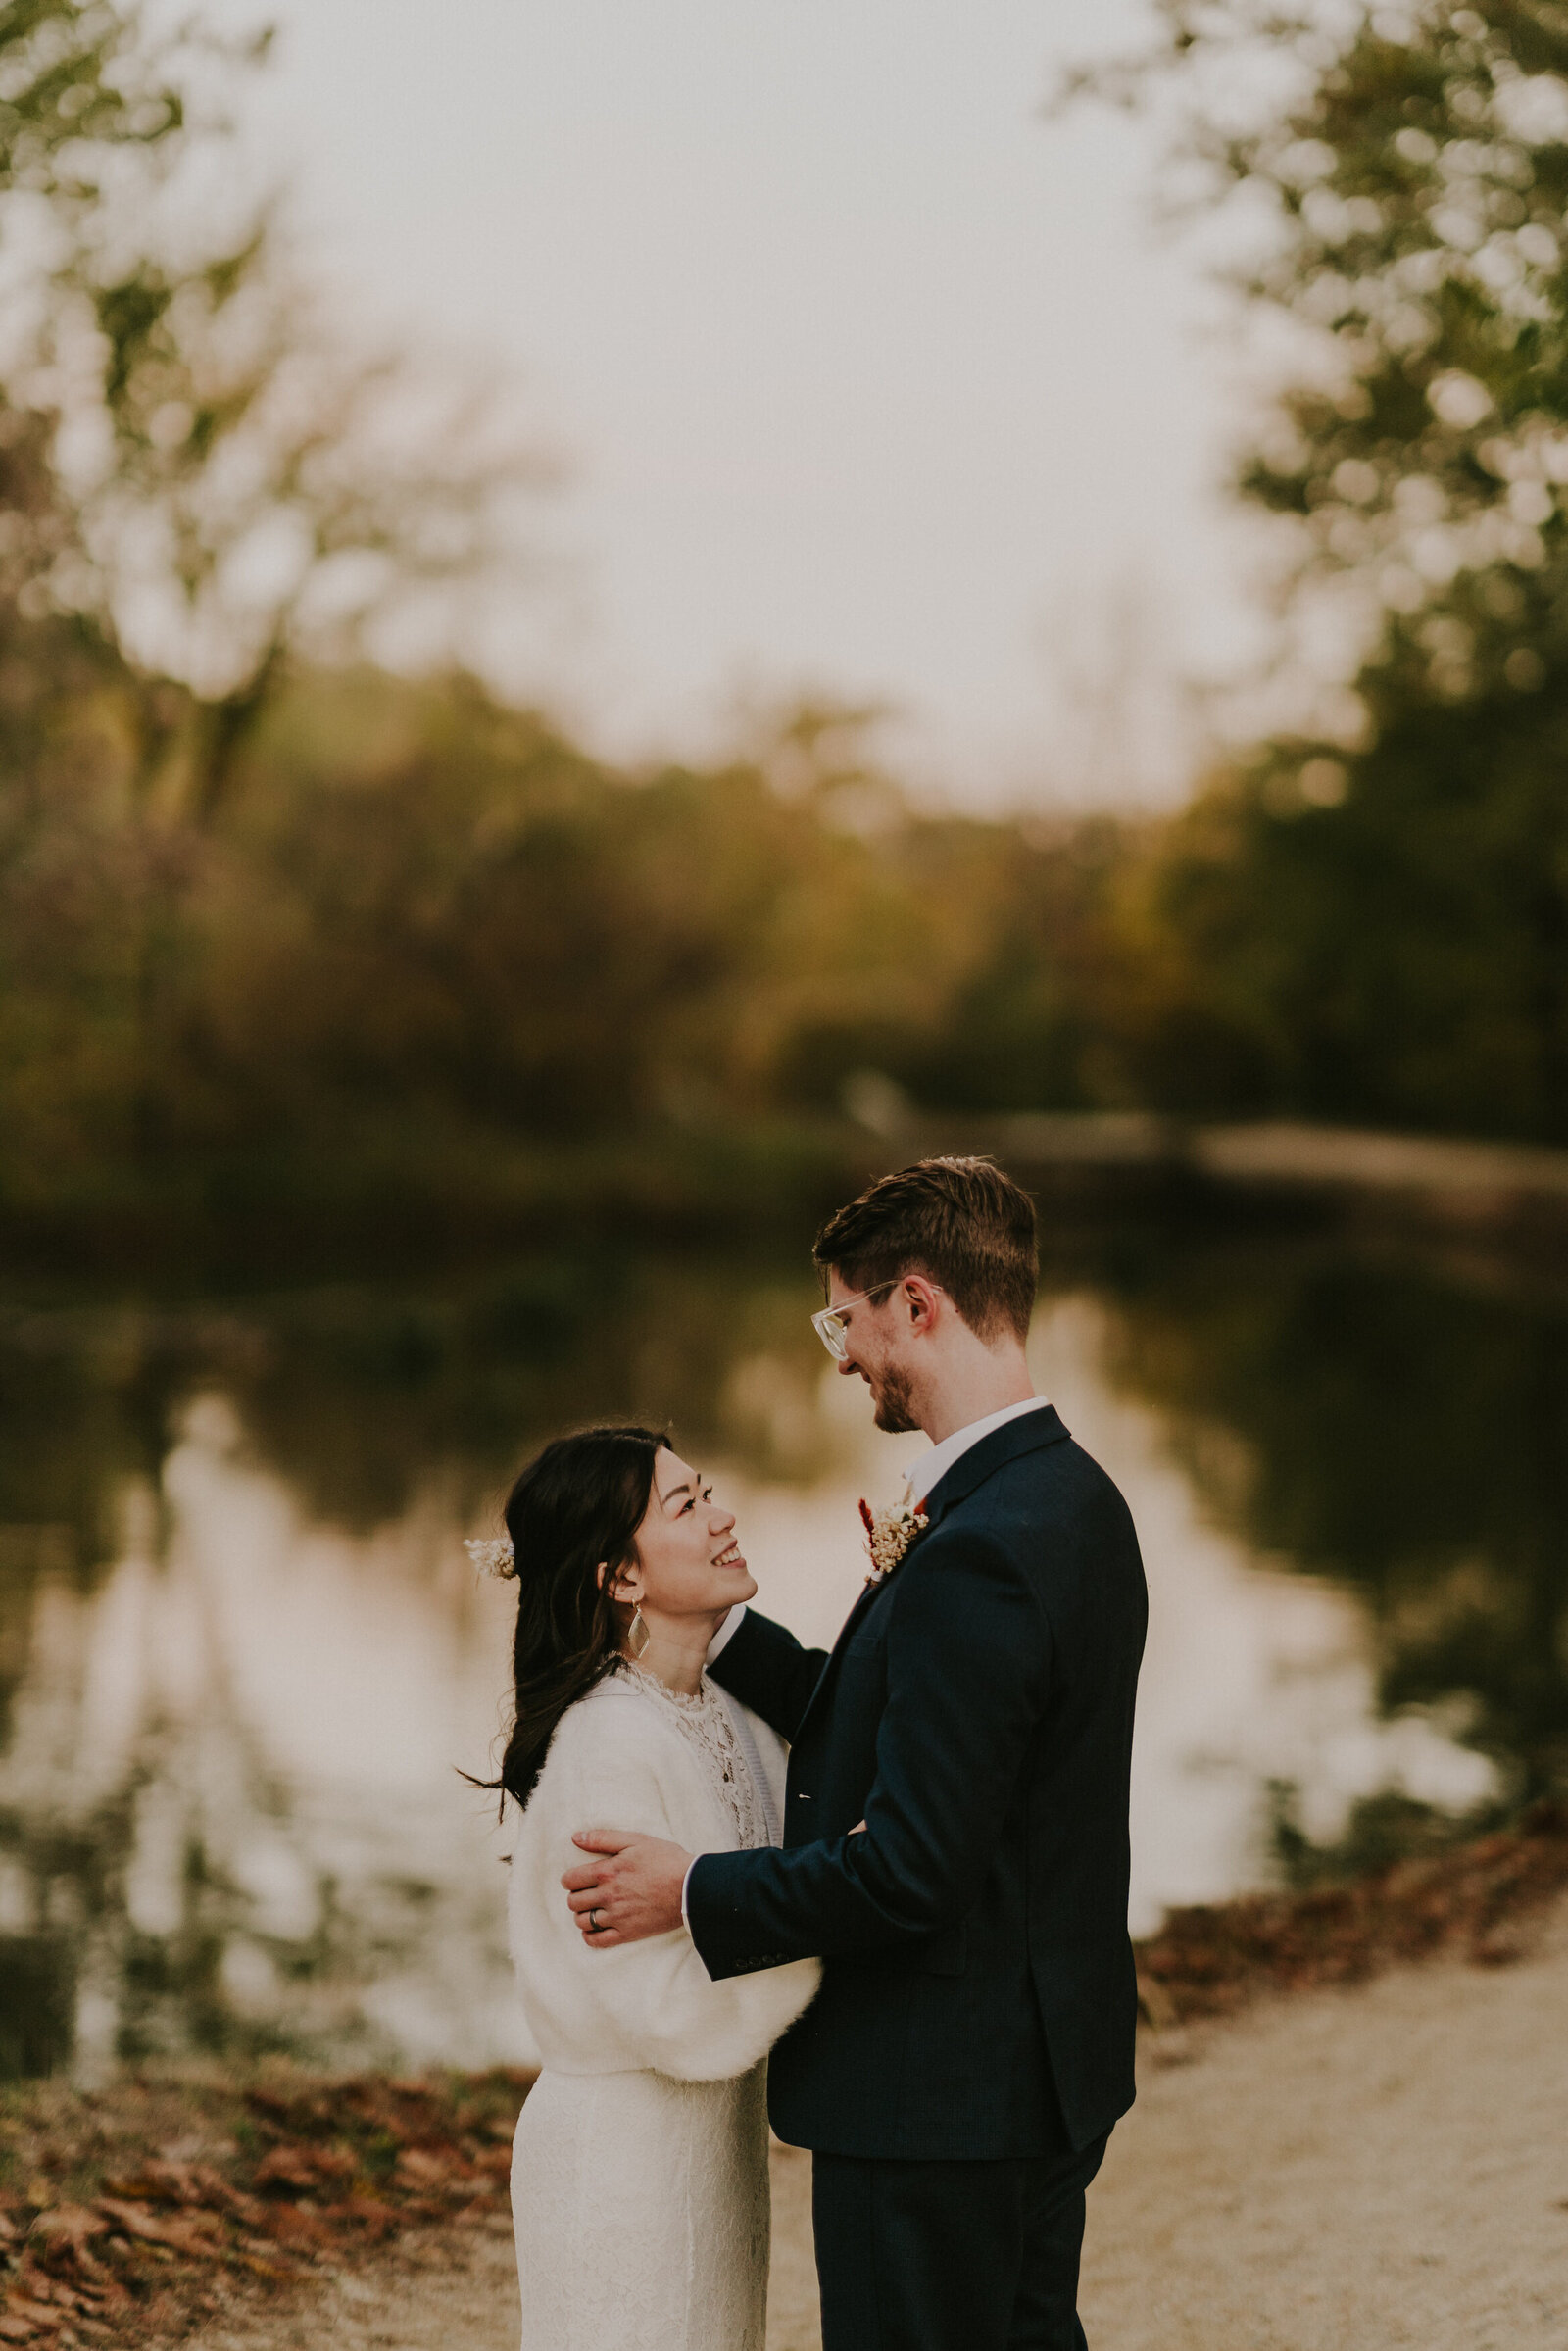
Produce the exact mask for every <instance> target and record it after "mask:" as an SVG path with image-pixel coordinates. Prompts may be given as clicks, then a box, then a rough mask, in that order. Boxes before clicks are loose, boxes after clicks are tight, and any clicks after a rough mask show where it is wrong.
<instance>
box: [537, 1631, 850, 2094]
mask: <svg viewBox="0 0 1568 2351" xmlns="http://www.w3.org/2000/svg"><path fill="white" fill-rule="evenodd" d="M710 1689H711V1686H710ZM713 1694H714V1695H715V1696H720V1697H721V1702H722V1704H723V1705H724V1706H725V1707H727V1708H728V1709H729V1712H730V1717H731V1720H732V1722H734V1721H735V1720H736V1718H741V1722H742V1727H743V1730H744V1734H745V1735H746V1737H745V1739H743V1744H745V1743H749V1744H750V1746H751V1747H752V1749H753V1750H754V1752H755V1754H756V1757H757V1759H758V1761H759V1762H760V1765H761V1767H762V1770H763V1773H764V1775H765V1776H766V1779H767V1782H768V1784H769V1786H768V1792H769V1794H770V1795H771V1798H772V1811H773V1814H774V1816H775V1818H776V1817H777V1816H778V1815H779V1814H781V1813H782V1810H783V1795H784V1769H785V1750H784V1746H783V1743H782V1741H781V1740H780V1739H778V1738H777V1737H776V1736H775V1735H774V1733H773V1732H771V1731H770V1730H768V1728H767V1727H766V1725H765V1724H764V1723H761V1722H760V1721H759V1720H758V1718H757V1717H756V1716H755V1715H753V1714H750V1713H748V1712H747V1711H746V1709H745V1708H743V1707H742V1706H740V1705H739V1703H738V1702H737V1700H735V1699H734V1698H731V1697H727V1696H723V1695H722V1693H718V1692H716V1691H714V1692H713ZM716 1780H717V1774H716V1773H715V1772H711V1771H710V1770H708V1769H707V1768H706V1759H705V1757H704V1756H703V1755H702V1754H701V1753H700V1752H699V1751H698V1750H697V1749H696V1748H695V1747H694V1746H693V1744H692V1743H691V1742H690V1740H689V1739H687V1738H686V1736H684V1734H683V1733H682V1731H681V1729H680V1726H679V1724H678V1723H677V1721H676V1719H675V1717H674V1714H673V1712H672V1710H671V1709H670V1707H669V1706H668V1705H667V1704H666V1703H664V1702H663V1701H662V1699H660V1698H659V1697H657V1696H652V1695H650V1694H649V1693H648V1692H647V1691H646V1690H642V1689H640V1688H639V1687H638V1685H637V1683H636V1682H635V1681H634V1680H632V1679H630V1678H629V1677H622V1676H620V1675H612V1676H611V1678H610V1679H609V1680H608V1681H606V1682H601V1683H600V1684H599V1685H598V1687H597V1688H596V1689H594V1690H590V1692H589V1694H588V1695H587V1697H585V1698H582V1699H579V1701H578V1702H577V1704H576V1705H575V1706H573V1707H571V1708H570V1709H569V1710H568V1711H567V1713H566V1714H565V1715H564V1717H563V1718H562V1721H561V1723H560V1724H559V1726H558V1727H557V1730H556V1735H555V1737H554V1739H552V1741H551V1744H550V1752H549V1754H548V1755H547V1756H546V1758H545V1765H544V1769H543V1771H542V1772H541V1773H540V1775H539V1779H538V1782H537V1784H536V1786H535V1788H534V1790H533V1793H532V1795H531V1796H530V1797H529V1799H528V1804H527V1809H526V1810H525V1811H524V1813H523V1814H522V1816H521V1820H520V1822H519V1824H518V1829H517V1836H516V1841H515V1845H514V1848H513V1854H512V1873H511V1886H510V1892H509V1913H510V1927H511V1939H512V1956H513V1961H514V1964H515V1968H516V1972H517V1984H518V1988H519V1990H520V1992H521V1995H522V2002H523V2007H524V2009H525V2011H526V2013H527V2018H528V2024H529V2028H530V2030H531V2032H532V2033H533V2036H534V2039H535V2041H536V2042H537V2044H538V2047H539V2053H540V2056H541V2058H542V2059H543V2062H544V2065H545V2068H546V2070H547V2071H549V2072H554V2073H558V2074H613V2073H625V2072H630V2071H634V2070H638V2069H644V2068H651V2069H652V2070H653V2071H655V2072H656V2073H661V2074H668V2075H673V2076H674V2077H675V2078H676V2079H678V2080H680V2081H684V2082H717V2081H723V2080H726V2079H728V2078H730V2077H732V2076H734V2075H738V2074H744V2073H746V2072H748V2071H749V2069H750V2068H751V2067H752V2066H754V2065H755V2064H756V2063H757V2062H758V2060H759V2058H760V2057H762V2056H764V2055H765V2054H766V2052H767V2050H768V2049H769V2048H770V2047H771V2046H772V2044H773V2042H774V2041H775V2040H777V2038H778V2037H779V2034H780V2033H783V2032H784V2031H785V2029H786V2028H787V2027H788V2026H790V2025H792V2024H793V2023H794V2021H795V2019H796V2018H797V2017H798V2016H799V2015H800V2014H801V2012H802V2010H803V2009H804V2008H806V2007H807V2005H808V2004H809V2001H810V1999H811V1997H812V1995H813V1993H814V1992H815V1990H816V1986H817V1982H818V1977H819V1973H820V1971H819V1968H818V1964H817V1962H816V1961H815V1960H814V1959H801V1960H795V1961H793V1962H792V1963H791V1964H790V1965H789V1966H787V1967H779V1968H767V1969H763V1970H761V1971H760V1972H758V1973H757V1974H754V1975H748V1976H737V1977H732V1978H730V1979H728V1980H727V1981H725V1982H724V1983H722V1984H715V1983H714V1982H713V1981H712V1979H711V1977H710V1975H709V1973H708V1970H707V1969H706V1968H705V1967H704V1965H703V1963H702V1961H701V1959H700V1958H699V1957H698V1955H697V1951H696V1948H695V1946H694V1945H693V1943H692V1940H691V1937H690V1935H688V1934H687V1933H686V1930H685V1928H684V1927H682V1928H678V1929H676V1930H674V1931H673V1932H671V1933H670V1934H667V1935H654V1936H651V1937H650V1938H649V1939H648V1940H647V1941H645V1942H638V1943H626V1944H623V1945H621V1946H620V1947H619V1948H616V1949H613V1950H601V1951H595V1950H591V1949H590V1948H589V1947H588V1945H587V1944H586V1943H585V1942H584V1941H583V1939H582V1935H581V1934H580V1933H579V1931H578V1929H577V1926H576V1924H575V1921H574V1919H573V1915H572V1913H571V1911H570V1910H569V1909H568V1908H567V1906H566V1896H565V1894H564V1891H563V1888H562V1884H561V1880H562V1877H563V1875H564V1872H565V1871H567V1870H568V1869H571V1868H572V1867H574V1866H575V1865H576V1864H577V1863H578V1862H580V1861H581V1860H582V1859H583V1858H584V1856H583V1854H582V1852H581V1850H580V1848H579V1847H577V1846H576V1845H574V1844H573V1843H572V1841H571V1839H572V1835H573V1833H574V1832H575V1831H577V1830H579V1829H625V1830H631V1831H634V1832H637V1833H640V1834H642V1835H644V1836H648V1837H669V1838H671V1839H672V1840H673V1841H674V1842H675V1843H676V1844H679V1845H684V1846H685V1848H686V1850H687V1851H688V1852H691V1853H713V1852H734V1851H736V1850H737V1849H738V1847H739V1845H740V1842H741V1837H740V1833H739V1830H738V1828H737V1826H736V1822H735V1819H734V1816H733V1814H732V1812H731V1811H730V1809H729V1808H728V1806H727V1805H726V1803H725V1801H724V1797H723V1790H722V1788H721V1787H720V1786H718V1785H716V1784H715V1783H716Z"/></svg>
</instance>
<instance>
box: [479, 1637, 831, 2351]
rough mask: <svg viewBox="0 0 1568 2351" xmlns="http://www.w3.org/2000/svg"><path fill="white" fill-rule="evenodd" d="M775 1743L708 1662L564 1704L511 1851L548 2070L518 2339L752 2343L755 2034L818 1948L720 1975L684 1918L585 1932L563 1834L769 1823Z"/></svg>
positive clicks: (526, 2344)
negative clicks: (677, 1679) (780, 1963)
mask: <svg viewBox="0 0 1568 2351" xmlns="http://www.w3.org/2000/svg"><path fill="white" fill-rule="evenodd" d="M783 1785H784V1748H783V1746H782V1744H781V1742H780V1741H779V1740H778V1739H776V1738H775V1737H774V1735H773V1733H772V1732H771V1731H769V1730H768V1729H767V1728H766V1726H765V1725H763V1724H762V1723H760V1722H759V1721H758V1720H757V1718H756V1716H754V1715H751V1714H749V1713H748V1712H747V1710H746V1709H745V1708H744V1707H742V1706H741V1705H739V1704H738V1703H737V1701H736V1700H734V1699H733V1698H730V1697H728V1696H726V1695H725V1694H724V1693H723V1692H722V1691H721V1690H718V1688H717V1687H716V1686H715V1685H714V1684H712V1683H711V1682H709V1681H707V1680H705V1681H704V1683H703V1685H702V1688H701V1690H699V1691H698V1693H697V1695H696V1696H695V1697H690V1698H683V1697H679V1696H677V1695H676V1694H675V1693H674V1692H673V1691H671V1690H667V1689H666V1688H665V1687H664V1685H663V1684H662V1682H659V1681H657V1680H656V1679H655V1678H654V1677H653V1676H652V1675H649V1674H644V1673H641V1672H639V1671H638V1670H637V1669H636V1668H635V1667H626V1668H623V1669H622V1670H620V1671H618V1672H616V1673H614V1674H613V1675H612V1676H611V1677H610V1679H609V1680H608V1681H606V1682H602V1683H601V1684H600V1685H599V1686H598V1688H597V1689H596V1690H592V1691H590V1693H589V1695H588V1696H587V1697H586V1698H583V1699H582V1700H580V1701H579V1703H578V1704H577V1705H575V1706H573V1707H572V1708H571V1709H570V1711H569V1712H568V1713H567V1714H566V1715H565V1716H564V1719H563V1720H562V1722H561V1724H560V1726H559V1727H558V1729H557V1731H556V1735H555V1738H554V1739H553V1740H552V1741H551V1746H550V1752H549V1755H548V1756H547V1758H546V1761H545V1767H544V1770H543V1771H542V1772H541V1774H540V1776H539V1781H538V1784H537V1786H536V1787H535V1788H534V1791H533V1794H532V1795H531V1797H530V1798H529V1801H528V1805H527V1809H526V1810H525V1812H524V1813H523V1814H522V1816H521V1820H520V1823H519V1826H518V1831H517V1837H516V1843H515V1849H514V1852H513V1857H512V1885H511V1892H510V1909H511V1934H512V1951H513V1958H514V1961H515V1967H516V1971H517V1982H518V1987H519V1989H520V1992H521V1995H522V2001H523V2006H524V2008H525V2010H526V2012H527V2016H528V2022H529V2025H530V2028H531V2029H532V2032H533V2034H534V2037H535V2039H536V2040H537V2042H538V2044H539V2050H540V2054H541V2057H542V2059H543V2063H544V2070H543V2071H542V2073H541V2074H540V2076H539V2080H538V2082H536V2083H535V2085H534V2087H533V2089H532V2090H531V2092H530V2093H529V2096H528V2098H527V2100H526V2102H525V2104H524V2106H523V2109H522V2113H521V2116H520V2117H519V2119H518V2123H517V2135H516V2140H515V2147H514V2152H513V2164H512V2209H513V2223H514V2228H515V2233H516V2242H517V2274H518V2280H519V2284H520V2287H521V2292H522V2351H763V2330H764V2325H765V2307H766V2300H767V2260H768V2229H769V2213H768V2184H767V2114H766V2076H767V2065H766V2052H767V2050H768V2048H769V2047H770V2046H771V2045H772V2043H773V2042H774V2041H775V2040H776V2039H777V2038H778V2036H779V2034H780V2033H782V2032H783V2031H784V2030H785V2029H786V2027H787V2026H789V2025H790V2024H792V2023H793V2022H794V2020H795V2018H796V2017H797V2016H799V2015H800V2013H801V2011H802V2010H803V2009H804V2008H805V2007H806V2005H807V2003H808V2002H809V1999H810V1998H811V1996H812V1994H813V1992H814V1991H815V1989H816V1984H817V1976H818V1971H817V1965H816V1962H815V1961H814V1960H799V1961H796V1962H794V1963H793V1964H791V1965H790V1966H788V1967H781V1968H769V1969H766V1970H763V1971H761V1972H760V1973H759V1974H756V1975H749V1976H742V1977H737V1978H733V1979H731V1980H729V1981H727V1982H725V1983H722V1984H714V1983H713V1982H712V1981H711V1978H710V1976H709V1974H708V1971H707V1969H706V1968H705V1967H704V1966H703V1963H702V1961H701V1959H700V1958H699V1957H698V1955H697V1952H696V1949H695V1948H694V1946H693V1944H692V1942H691V1938H690V1937H689V1935H687V1934H686V1932H685V1930H684V1929H683V1928H682V1929H680V1930H678V1931H677V1932H676V1933H673V1934H670V1935H656V1936H653V1937H652V1938H651V1939H650V1940H648V1941H646V1942H640V1943H629V1944H626V1945H624V1946H622V1947H621V1948H619V1949H616V1950H610V1951H592V1950H590V1949H589V1948H588V1946H587V1945H586V1944H585V1943H584V1942H583V1940H582V1937H581V1935H579V1934H578V1932H577V1929H576V1927H575V1925H574V1924H573V1923H572V1919H571V1914H570V1912H569V1911H568V1910H567V1907H566V1897H565V1895H564V1892H563V1891H562V1886H561V1879H562V1875H563V1873H564V1871H565V1870H567V1869H569V1868H570V1867H571V1866H572V1865H573V1863H574V1862H576V1861H578V1860H580V1859H581V1854H580V1852H579V1850H578V1848H577V1847H576V1846H574V1845H573V1844H572V1842H571V1837H572V1833H573V1831H574V1830H578V1829H585V1828H605V1829H628V1830H633V1831H641V1832H643V1833H644V1834H646V1835H649V1836H654V1837H670V1838H672V1839H674V1841H675V1842H677V1843H679V1844H682V1845H684V1846H685V1847H686V1848H687V1850H688V1851H689V1852H720V1851H723V1852H735V1851H738V1850H740V1849H741V1848H742V1847H744V1846H756V1845H763V1844H768V1843H776V1842H777V1841H778V1834H779V1831H778V1822H779V1818H780V1813H781V1810H782V1803H783Z"/></svg>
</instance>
